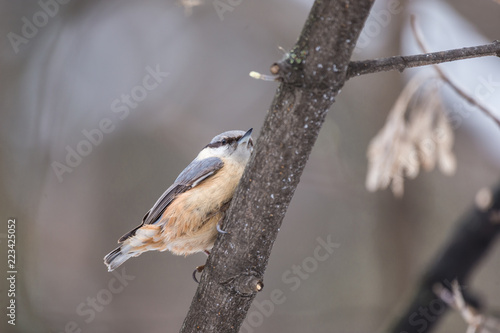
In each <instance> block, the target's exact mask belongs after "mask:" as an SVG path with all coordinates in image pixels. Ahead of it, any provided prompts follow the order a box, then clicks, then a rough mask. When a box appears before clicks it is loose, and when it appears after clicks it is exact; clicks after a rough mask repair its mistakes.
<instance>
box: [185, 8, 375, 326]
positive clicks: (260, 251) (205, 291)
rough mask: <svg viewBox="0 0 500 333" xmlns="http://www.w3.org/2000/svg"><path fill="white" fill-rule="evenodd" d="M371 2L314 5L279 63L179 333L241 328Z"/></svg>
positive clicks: (342, 77) (343, 76) (339, 86)
mask: <svg viewBox="0 0 500 333" xmlns="http://www.w3.org/2000/svg"><path fill="white" fill-rule="evenodd" d="M372 3H373V1H372V0H360V1H346V0H332V1H316V2H315V3H314V5H313V7H312V9H311V12H310V14H309V17H308V19H307V21H306V23H305V26H304V28H303V31H302V34H301V36H300V38H299V40H298V42H297V44H296V46H295V47H294V49H293V50H292V51H291V52H290V53H288V54H287V56H286V58H285V59H283V60H282V61H280V62H278V63H277V66H278V67H279V73H278V75H279V76H280V78H281V80H282V83H281V84H280V86H279V88H278V90H277V92H276V95H275V97H274V100H273V102H272V105H271V107H270V109H269V111H268V114H267V117H266V119H265V122H264V125H263V127H262V129H261V133H260V136H259V138H258V139H257V142H256V146H255V151H254V153H253V155H252V158H251V159H250V162H249V164H248V166H247V169H246V171H245V173H244V175H243V177H242V179H241V181H240V184H239V186H238V188H237V190H236V193H235V196H234V199H233V202H232V204H231V207H230V208H229V211H228V214H227V216H226V218H225V220H224V223H223V229H225V230H226V231H227V232H228V233H227V234H221V235H220V236H219V237H218V240H217V242H216V244H215V246H214V248H213V251H212V254H211V255H210V256H209V258H208V260H207V263H206V266H205V270H204V272H203V274H202V277H201V281H200V284H199V286H198V289H197V291H196V294H195V296H194V298H193V301H192V304H191V307H190V309H189V313H188V315H187V317H186V319H185V320H184V324H183V326H182V329H181V332H183V333H186V332H219V333H223V332H237V331H238V330H239V328H240V326H241V324H242V322H243V320H244V319H245V316H246V314H247V311H248V309H249V307H250V304H251V303H252V301H253V299H254V297H255V295H256V293H257V291H259V290H260V289H261V288H262V286H263V282H262V281H263V275H264V271H265V269H266V266H267V263H268V259H269V256H270V254H271V249H272V245H273V243H274V241H275V239H276V236H277V234H278V231H279V229H280V226H281V222H282V220H283V217H284V215H285V212H286V210H287V208H288V205H289V203H290V201H291V199H292V196H293V193H294V191H295V189H296V187H297V185H298V183H299V179H300V176H301V174H302V171H303V169H304V166H305V164H306V161H307V159H308V157H309V154H310V152H311V150H312V147H313V145H314V143H315V141H316V138H317V136H318V133H319V130H320V128H321V125H322V124H323V121H324V119H325V116H326V114H327V111H328V109H329V108H330V107H331V105H332V104H333V102H334V99H335V96H336V95H337V93H338V92H339V90H340V88H341V87H342V85H343V84H344V81H345V78H346V71H347V68H348V65H349V59H350V58H351V53H352V51H353V49H354V46H355V44H356V40H357V39H358V36H359V33H360V32H361V29H362V27H363V24H364V21H365V20H366V18H367V17H368V14H369V11H370V8H371V6H372ZM275 68H276V67H275Z"/></svg>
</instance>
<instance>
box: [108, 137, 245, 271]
mask: <svg viewBox="0 0 500 333" xmlns="http://www.w3.org/2000/svg"><path fill="white" fill-rule="evenodd" d="M251 134H252V129H249V130H248V131H247V132H244V131H228V132H224V133H222V134H219V135H217V136H216V137H214V138H213V139H212V141H210V143H209V144H208V145H206V146H205V148H203V150H202V151H201V152H200V153H199V154H198V156H197V157H196V158H195V159H194V160H193V161H192V162H191V163H190V164H189V165H188V166H187V167H186V168H185V169H184V170H183V171H182V172H181V173H180V175H179V176H178V177H177V179H176V180H175V182H174V183H173V184H172V186H170V187H169V188H168V189H167V190H166V191H165V193H163V195H162V196H161V197H160V198H159V199H158V201H156V203H155V204H154V205H153V207H152V208H151V209H150V210H149V211H148V212H147V213H146V215H145V216H144V218H143V219H142V224H141V225H139V226H138V227H136V228H135V229H133V230H132V231H130V232H128V233H126V234H125V235H123V236H122V237H121V238H120V239H119V240H118V243H119V244H120V246H119V247H118V248H116V249H115V250H113V251H112V252H110V253H109V254H108V255H107V256H106V257H104V263H105V264H106V265H107V266H108V271H112V270H114V269H115V268H117V267H118V266H120V265H121V264H123V263H124V262H125V261H126V260H127V259H129V258H130V257H137V256H138V255H140V254H141V253H143V252H146V251H153V250H156V251H165V250H169V251H171V252H172V253H174V254H177V255H188V254H191V253H195V252H201V251H204V252H206V253H207V254H208V253H210V252H209V251H210V250H211V249H212V247H213V246H214V242H215V239H216V238H217V231H218V230H220V229H219V225H218V224H219V222H221V221H222V219H223V218H224V215H225V213H226V210H227V209H228V208H229V204H230V203H231V199H232V198H233V194H234V191H235V190H236V186H237V185H238V183H239V181H240V178H241V176H242V175H243V171H244V170H245V166H246V164H247V162H248V160H249V158H250V154H251V153H252V150H253V141H252V138H251V136H250V135H251Z"/></svg>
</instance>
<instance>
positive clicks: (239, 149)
mask: <svg viewBox="0 0 500 333" xmlns="http://www.w3.org/2000/svg"><path fill="white" fill-rule="evenodd" d="M252 130H253V129H252V128H251V129H249V130H248V131H246V132H244V131H227V132H224V133H221V134H219V135H217V136H215V137H214V138H213V139H212V141H210V143H209V144H208V145H206V146H205V148H203V150H202V151H201V152H200V154H199V155H198V158H200V157H201V158H207V157H219V158H223V159H232V160H234V161H235V162H238V163H243V164H246V163H247V162H248V160H249V159H250V154H251V153H252V151H253V141H252V137H251V134H252Z"/></svg>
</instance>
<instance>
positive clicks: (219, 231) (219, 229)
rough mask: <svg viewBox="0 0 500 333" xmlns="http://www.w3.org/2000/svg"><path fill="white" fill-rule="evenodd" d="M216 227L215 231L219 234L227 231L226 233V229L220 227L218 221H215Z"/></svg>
mask: <svg viewBox="0 0 500 333" xmlns="http://www.w3.org/2000/svg"><path fill="white" fill-rule="evenodd" d="M216 228H217V232H218V233H219V234H227V233H228V232H227V231H224V230H222V229H221V228H220V225H219V223H217V227H216Z"/></svg>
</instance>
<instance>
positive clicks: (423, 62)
mask: <svg viewBox="0 0 500 333" xmlns="http://www.w3.org/2000/svg"><path fill="white" fill-rule="evenodd" d="M485 56H497V57H500V41H498V40H496V41H494V42H492V43H490V44H486V45H480V46H473V47H464V48H462V49H454V50H448V51H440V52H433V53H424V54H418V55H411V56H394V57H389V58H380V59H373V60H363V61H351V63H350V64H349V68H348V69H347V79H350V78H352V77H353V76H359V75H364V74H371V73H378V72H387V71H393V70H398V71H400V72H402V71H404V70H405V69H407V68H412V67H420V66H427V65H435V64H439V63H442V62H449V61H455V60H462V59H470V58H478V57H485Z"/></svg>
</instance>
